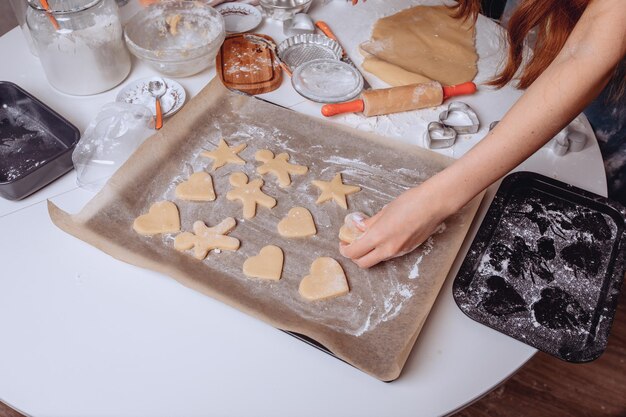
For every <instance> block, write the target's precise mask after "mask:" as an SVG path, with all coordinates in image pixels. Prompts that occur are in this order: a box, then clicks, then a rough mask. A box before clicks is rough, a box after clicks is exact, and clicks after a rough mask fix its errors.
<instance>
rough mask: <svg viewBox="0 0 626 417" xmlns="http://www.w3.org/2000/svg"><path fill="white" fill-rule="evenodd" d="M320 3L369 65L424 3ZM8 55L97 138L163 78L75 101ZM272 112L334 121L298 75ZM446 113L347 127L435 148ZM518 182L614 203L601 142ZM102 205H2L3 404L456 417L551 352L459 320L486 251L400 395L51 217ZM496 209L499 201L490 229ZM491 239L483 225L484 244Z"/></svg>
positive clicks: (12, 70) (33, 201)
mask: <svg viewBox="0 0 626 417" xmlns="http://www.w3.org/2000/svg"><path fill="white" fill-rule="evenodd" d="M318 3H319V4H317V5H316V6H315V7H314V8H313V10H312V11H311V14H312V15H313V16H314V17H318V18H323V19H324V20H325V21H327V23H329V24H330V26H331V28H333V29H334V30H335V32H336V33H337V35H338V37H339V39H340V41H341V42H342V43H343V44H344V46H345V47H346V49H347V50H348V51H349V53H350V55H351V56H352V57H353V59H354V60H355V62H357V63H358V62H359V61H360V59H359V58H358V56H357V55H355V54H354V51H355V48H356V45H357V44H358V43H359V42H361V41H363V40H365V39H367V38H368V37H369V27H370V26H371V23H372V22H373V20H375V19H376V18H377V17H380V14H381V12H380V11H381V7H384V10H386V12H385V13H387V14H390V13H391V11H392V10H398V9H400V8H403V7H406V6H407V3H409V2H406V1H402V0H387V1H386V2H385V3H384V5H383V6H381V3H382V2H379V3H377V4H375V3H376V2H375V0H371V1H369V2H367V3H365V4H363V5H360V6H358V7H357V8H354V9H353V8H351V6H349V5H348V4H344V3H343V2H340V1H333V2H330V3H328V4H325V5H322V2H321V0H318ZM413 3H416V2H413ZM126 7H129V6H126ZM130 7H132V6H130ZM347 16H349V18H348V17H347ZM257 31H258V32H262V33H267V34H270V35H271V36H273V37H274V39H275V40H276V41H278V42H280V40H282V39H283V38H284V36H283V34H282V28H281V26H280V24H278V23H276V22H266V23H265V24H264V26H262V27H261V28H259V29H257ZM478 31H479V37H478V41H477V48H478V51H479V54H480V57H481V63H482V64H483V66H482V67H481V66H480V65H479V68H480V70H481V71H480V72H479V75H478V79H479V81H483V80H485V79H486V78H488V75H489V74H488V72H489V68H490V67H493V65H492V63H490V62H489V60H490V59H491V60H493V59H495V57H496V56H497V55H496V54H494V53H492V52H494V51H496V50H501V49H500V45H499V43H498V41H497V40H496V41H493V39H495V38H496V35H495V34H496V33H497V29H496V25H495V24H493V23H492V22H490V21H488V20H487V19H481V20H480V21H479V28H478ZM491 35H493V36H491ZM485 40H488V42H484V41H485ZM489 48H492V49H493V50H492V51H491V52H490V49H489ZM0 54H1V56H3V59H2V63H1V64H0V80H6V81H12V82H15V83H17V84H18V85H20V86H21V87H22V88H24V89H26V90H27V91H29V92H30V93H32V94H33V95H35V96H36V97H38V98H39V99H40V100H42V101H43V102H45V103H46V104H48V105H49V106H51V107H52V108H53V109H55V110H56V111H58V112H59V113H60V114H61V115H63V116H65V117H66V118H67V119H68V120H70V121H71V122H72V123H74V124H75V125H76V126H77V127H78V128H79V129H80V130H81V131H84V129H85V127H86V126H87V124H88V122H89V120H90V119H91V118H93V117H94V116H95V114H96V112H97V111H98V109H99V108H100V106H102V105H103V104H105V103H107V102H110V101H113V100H114V97H115V95H116V94H117V91H119V89H120V88H122V86H123V85H124V84H125V83H126V82H128V81H130V80H134V79H137V78H141V77H145V76H150V75H153V74H154V73H153V71H152V70H150V69H149V68H148V67H147V66H145V65H143V64H140V63H138V62H137V61H134V68H133V70H132V73H131V75H130V76H129V78H128V79H127V81H125V83H123V84H122V85H120V86H118V87H116V88H115V89H113V90H111V91H109V92H106V93H103V94H99V95H95V96H90V97H73V96H68V95H65V94H62V93H59V92H57V91H55V90H53V89H52V88H51V87H50V86H49V85H48V83H47V82H46V80H45V77H44V74H43V71H42V69H41V66H40V65H39V62H38V60H37V58H35V57H33V56H32V55H30V53H29V51H28V48H27V46H26V44H25V41H24V39H23V37H22V34H21V32H20V31H19V29H15V30H13V31H11V32H9V33H8V34H6V35H5V36H3V37H1V38H0ZM214 74H215V71H214V69H211V70H210V71H205V72H203V73H201V74H199V75H196V76H193V77H188V78H183V79H178V81H179V82H180V83H181V84H182V85H183V87H184V88H185V89H186V91H187V92H188V93H189V94H190V95H195V94H196V93H197V92H198V91H199V90H200V89H201V88H202V87H203V86H204V85H206V83H207V82H208V81H209V80H210V79H211V78H212V77H213V76H214ZM369 79H370V81H371V82H372V84H373V85H374V86H375V87H376V86H382V84H381V82H380V81H378V80H375V79H372V78H369ZM519 94H520V93H519V92H518V91H516V90H514V89H512V88H510V87H507V88H504V89H502V90H498V91H493V90H490V89H486V88H482V87H481V90H480V92H479V93H478V94H476V95H475V96H472V97H467V98H463V100H464V101H466V102H467V103H469V104H470V105H472V106H473V107H474V108H475V109H476V111H477V113H478V115H479V117H480V119H481V122H482V124H483V128H481V131H480V132H479V133H478V134H477V135H474V136H472V137H471V138H469V139H461V140H460V141H459V143H458V144H457V145H455V147H454V148H453V149H451V150H444V151H442V153H444V154H447V155H450V156H455V157H458V156H460V155H461V154H463V153H464V152H465V151H466V150H467V149H469V148H471V146H473V145H474V144H475V143H476V142H477V141H478V140H479V139H480V138H481V137H482V136H484V134H485V133H486V126H488V125H489V123H490V122H491V121H494V120H499V118H500V117H501V116H502V114H504V112H505V111H506V110H507V109H508V108H509V107H510V106H511V105H512V104H513V103H514V101H515V100H516V99H517V97H519ZM264 98H265V99H267V100H270V101H273V102H276V103H278V104H281V105H284V106H287V107H290V108H292V109H294V110H297V111H301V112H304V113H307V114H312V115H315V116H319V108H320V106H319V105H318V104H314V103H310V102H307V101H305V100H304V99H302V97H300V96H299V95H297V94H296V93H295V92H294V91H293V89H292V88H291V86H290V84H289V79H288V78H287V77H286V78H285V80H284V82H283V85H282V87H281V88H280V89H279V90H277V91H275V92H272V93H269V94H266V95H264ZM440 110H441V108H439V109H435V110H424V111H419V112H410V113H406V114H402V115H397V116H394V117H381V118H378V119H376V120H374V119H369V120H366V119H365V118H363V117H362V116H359V115H349V116H342V117H339V118H337V119H335V121H337V122H339V123H345V124H348V125H352V126H356V127H358V128H360V129H366V130H373V131H376V132H378V133H381V134H383V135H387V136H391V137H395V138H396V139H398V140H403V141H407V142H411V143H415V144H418V145H421V143H422V142H421V141H422V134H423V128H424V126H425V123H427V121H430V120H434V119H436V117H437V114H438V112H439V111H440ZM589 132H590V130H589ZM390 140H393V139H390ZM518 169H525V170H530V171H535V172H539V173H542V174H544V175H548V176H551V177H554V178H557V179H560V180H563V181H565V182H569V183H571V184H574V185H576V186H579V187H581V188H584V189H587V190H590V191H593V192H596V193H598V194H601V195H606V179H605V174H604V168H603V164H602V158H601V155H600V151H599V148H598V145H597V143H596V141H595V140H594V141H592V143H590V144H589V145H588V146H587V148H586V149H585V150H583V151H582V152H579V153H571V154H567V155H566V156H564V157H556V156H554V155H553V154H552V152H551V150H549V149H547V148H546V149H542V150H540V151H538V152H537V153H536V154H535V155H533V156H532V157H531V158H530V159H529V160H528V161H526V162H525V163H524V164H523V165H522V166H521V167H520V168H518ZM493 192H494V188H492V189H490V192H489V194H488V196H487V198H486V202H488V201H490V199H491V197H492V195H493ZM91 197H92V194H91V193H89V192H87V191H84V190H82V189H79V188H77V186H76V184H75V174H74V172H71V173H69V174H67V175H65V176H64V177H62V178H61V179H59V180H57V181H56V182H55V183H53V184H51V185H49V186H48V187H46V188H44V189H43V190H41V191H39V192H37V193H35V194H34V195H32V196H30V197H28V198H26V199H24V200H22V201H19V202H13V201H8V200H2V199H0V230H1V231H2V235H3V236H4V238H3V239H2V240H0V254H1V255H0V265H1V268H2V269H1V270H0V329H2V334H3V336H4V337H3V343H1V344H0V400H2V401H4V402H6V403H7V404H9V405H11V406H13V407H15V408H16V409H18V410H21V411H22V412H24V413H25V414H28V415H33V416H58V415H62V416H66V417H69V416H99V415H101V416H113V415H115V416H172V415H176V416H202V415H215V416H231V415H232V416H244V415H246V416H279V415H284V416H294V415H298V416H320V415H323V416H334V415H336V416H381V415H385V416H417V415H419V416H434V415H443V414H447V413H450V412H452V411H454V410H456V409H458V408H460V407H462V406H463V405H465V404H467V403H469V402H471V401H473V400H474V399H476V398H478V397H479V396H481V395H482V394H484V393H485V392H487V391H488V390H489V389H491V388H492V387H494V386H495V385H497V384H498V383H500V382H501V381H502V380H503V379H505V378H506V377H508V376H509V375H510V374H511V373H513V372H514V371H515V370H516V369H517V368H518V367H519V366H521V365H522V364H523V363H524V362H525V361H526V360H528V359H529V358H530V357H531V356H532V355H533V354H534V352H535V350H534V349H532V348H530V347H528V346H526V345H524V344H522V343H520V342H517V341H515V340H513V339H511V338H509V337H507V336H504V335H502V334H500V333H497V332H496V331H494V330H491V329H489V328H487V327H485V326H482V325H480V324H478V323H476V322H474V321H472V320H470V319H469V318H467V317H465V316H464V315H463V313H462V312H461V311H460V310H459V309H458V308H457V307H456V305H455V303H454V300H453V298H452V292H451V286H452V280H453V278H454V276H455V275H456V272H457V270H458V267H459V265H460V263H461V261H462V260H463V254H464V253H465V252H466V250H467V246H468V245H469V243H470V242H471V239H468V241H466V242H465V244H464V246H463V248H462V249H461V251H460V255H459V257H458V258H457V260H456V262H455V264H454V266H453V268H452V271H451V272H450V274H449V276H448V279H447V280H446V283H445V285H444V287H443V289H442V291H441V295H440V297H439V298H438V300H437V302H436V303H435V306H434V308H433V310H432V312H431V314H430V316H429V318H428V320H427V322H426V324H425V326H424V329H423V330H422V333H421V334H420V336H419V338H418V340H417V343H416V344H415V347H414V349H413V352H412V354H411V356H410V357H409V360H408V362H407V364H406V366H405V368H404V371H403V373H402V375H401V376H400V378H399V379H398V380H397V381H395V382H393V383H389V384H385V383H382V382H379V381H377V380H375V379H373V378H372V377H370V376H367V375H366V374H364V373H362V372H360V371H358V370H356V369H354V368H352V367H350V366H348V365H345V364H343V363H342V362H340V361H338V360H336V359H334V358H332V357H330V356H328V355H325V354H323V353H321V352H319V351H317V350H316V349H313V348H311V347H310V346H308V345H306V344H304V343H302V342H300V341H298V340H296V339H294V338H292V337H290V336H288V335H286V334H284V333H282V332H279V331H277V330H275V329H273V328H271V327H269V326H268V325H266V324H264V323H262V322H260V321H258V320H256V319H254V318H252V317H249V316H247V315H245V314H243V313H240V312H239V311H237V310H234V309H232V308H230V307H228V306H226V305H223V304H221V303H219V302H217V301H215V300H213V299H211V298H208V297H205V296H203V295H201V294H199V293H197V292H194V291H192V290H190V289H188V288H185V287H183V286H182V285H180V284H178V283H177V282H176V281H174V280H172V279H170V278H168V277H166V276H163V275H159V274H157V273H154V272H151V271H146V270H143V269H140V268H137V267H134V266H130V265H127V264H124V263H122V262H119V261H116V260H115V259H113V258H111V257H110V256H108V255H106V254H104V253H102V252H100V251H99V250H97V249H95V248H94V247H91V246H89V245H87V244H85V243H83V242H82V241H79V240H77V239H75V238H73V237H72V236H69V235H67V234H65V233H63V232H62V231H60V230H59V229H57V228H56V227H55V226H54V225H53V224H52V223H51V221H50V219H49V218H48V214H47V209H46V205H45V201H46V199H48V198H50V199H52V201H54V203H55V204H57V205H59V206H60V207H61V208H63V209H65V210H68V211H70V212H76V211H78V210H80V208H81V207H82V206H83V205H84V204H85V203H86V202H87V201H88V200H89V199H90V198H91ZM487 205H488V204H486V203H483V207H482V208H481V211H480V212H479V218H480V217H482V215H484V212H485V210H486V208H487ZM476 228H477V222H475V224H474V225H473V227H472V229H471V230H470V236H473V234H474V233H475V230H476Z"/></svg>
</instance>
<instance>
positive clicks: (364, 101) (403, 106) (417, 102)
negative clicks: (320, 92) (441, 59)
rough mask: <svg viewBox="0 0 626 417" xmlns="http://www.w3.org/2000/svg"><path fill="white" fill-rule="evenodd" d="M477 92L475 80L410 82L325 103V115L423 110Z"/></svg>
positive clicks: (368, 114) (377, 114) (373, 114)
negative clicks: (348, 98) (451, 83)
mask: <svg viewBox="0 0 626 417" xmlns="http://www.w3.org/2000/svg"><path fill="white" fill-rule="evenodd" d="M475 92H476V84H474V83H473V82H471V81H470V82H466V83H463V84H458V85H451V86H442V85H441V84H440V83H438V82H437V81H432V82H429V83H423V84H410V85H405V86H401V87H392V88H384V89H380V90H369V91H363V93H361V98H359V99H357V100H352V101H348V102H345V103H337V104H326V105H324V106H322V114H323V115H324V116H326V117H330V116H335V115H337V114H343V113H357V112H362V113H363V114H364V115H365V116H380V115H383V114H392V113H400V112H404V111H409V110H417V109H423V108H425V107H435V106H438V105H440V104H441V103H443V101H444V100H446V99H448V98H450V97H455V96H460V95H465V94H473V93H475Z"/></svg>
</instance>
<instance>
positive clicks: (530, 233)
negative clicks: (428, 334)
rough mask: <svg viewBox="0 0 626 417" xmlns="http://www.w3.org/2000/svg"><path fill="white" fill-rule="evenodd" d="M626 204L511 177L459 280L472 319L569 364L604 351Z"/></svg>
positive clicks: (529, 177)
mask: <svg viewBox="0 0 626 417" xmlns="http://www.w3.org/2000/svg"><path fill="white" fill-rule="evenodd" d="M625 218H626V210H625V209H624V207H622V206H621V205H619V204H618V203H616V202H613V201H610V200H608V199H606V198H604V197H601V196H599V195H596V194H593V193H590V192H587V191H585V190H581V189H579V188H576V187H573V186H571V185H568V184H565V183H563V182H560V181H556V180H554V179H552V178H548V177H545V176H543V175H539V174H535V173H530V172H518V173H514V174H511V175H509V176H507V177H506V178H505V179H504V181H503V182H502V184H501V186H500V188H499V189H498V192H497V194H496V196H495V198H494V200H493V202H492V203H491V206H490V207H489V210H488V212H487V214H486V216H485V219H484V220H483V222H482V224H481V226H480V228H479V230H478V233H477V234H476V237H475V238H474V241H473V243H472V245H471V247H470V249H469V251H468V254H467V256H466V258H465V260H464V262H463V264H462V265H461V268H460V270H459V273H458V274H457V276H456V279H455V281H454V285H453V295H454V299H455V301H456V303H457V305H458V306H459V308H460V309H461V310H462V311H463V312H464V313H465V314H466V315H467V316H469V317H470V318H472V319H473V320H476V321H477V322H479V323H482V324H484V325H486V326H489V327H491V328H493V329H495V330H497V331H499V332H501V333H504V334H506V335H508V336H511V337H513V338H515V339H517V340H520V341H522V342H524V343H526V344H528V345H530V346H533V347H535V348H537V349H539V350H541V351H544V352H546V353H549V354H551V355H554V356H556V357H558V358H560V359H563V360H566V361H569V362H588V361H592V360H594V359H596V358H598V357H599V356H600V355H601V354H602V352H603V351H604V350H605V349H606V345H607V339H608V335H609V332H610V329H611V323H612V321H613V317H614V315H615V309H616V307H617V300H618V296H619V292H620V288H621V285H622V280H623V278H624V273H625V267H626V263H625V258H626V247H625V245H626V232H625Z"/></svg>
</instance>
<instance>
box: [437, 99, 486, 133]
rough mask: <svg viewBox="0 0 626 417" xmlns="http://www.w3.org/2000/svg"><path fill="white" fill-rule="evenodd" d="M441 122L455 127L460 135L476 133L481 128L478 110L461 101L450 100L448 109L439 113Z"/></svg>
mask: <svg viewBox="0 0 626 417" xmlns="http://www.w3.org/2000/svg"><path fill="white" fill-rule="evenodd" d="M439 122H441V124H443V125H445V126H447V127H450V128H452V129H454V130H455V131H456V133H457V134H459V135H468V134H472V133H476V132H478V129H479V128H480V122H479V121H478V116H477V115H476V112H475V111H474V110H473V109H472V108H471V107H470V106H468V105H467V104H465V103H463V102H461V101H452V102H450V104H448V109H447V110H444V111H442V112H441V113H439Z"/></svg>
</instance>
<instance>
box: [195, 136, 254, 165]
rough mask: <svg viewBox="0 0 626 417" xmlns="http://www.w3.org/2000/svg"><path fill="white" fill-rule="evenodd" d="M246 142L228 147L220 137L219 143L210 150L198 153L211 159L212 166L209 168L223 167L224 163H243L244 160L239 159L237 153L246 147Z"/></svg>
mask: <svg viewBox="0 0 626 417" xmlns="http://www.w3.org/2000/svg"><path fill="white" fill-rule="evenodd" d="M246 146H247V145H246V144H245V143H242V144H241V145H237V146H233V147H230V146H228V143H226V141H225V140H224V139H220V143H219V145H217V148H215V149H214V150H212V151H204V152H202V153H201V154H200V155H201V156H204V157H205V158H211V159H213V168H211V170H213V171H215V170H216V169H218V168H220V167H223V166H224V165H226V164H228V163H231V164H237V165H244V164H245V163H246V161H244V160H243V159H241V158H240V157H239V156H238V155H237V154H238V153H239V152H241V151H243V150H244V149H245V148H246Z"/></svg>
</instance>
